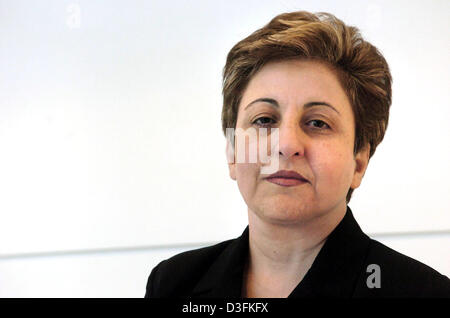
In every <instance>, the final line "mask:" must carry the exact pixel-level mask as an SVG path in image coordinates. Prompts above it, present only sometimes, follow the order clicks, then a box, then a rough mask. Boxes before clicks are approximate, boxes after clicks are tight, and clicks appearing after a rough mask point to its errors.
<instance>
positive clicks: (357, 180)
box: [350, 143, 370, 189]
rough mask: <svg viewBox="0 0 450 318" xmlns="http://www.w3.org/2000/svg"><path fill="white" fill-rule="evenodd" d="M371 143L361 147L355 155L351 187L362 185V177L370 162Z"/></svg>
mask: <svg viewBox="0 0 450 318" xmlns="http://www.w3.org/2000/svg"><path fill="white" fill-rule="evenodd" d="M369 155H370V144H369V143H367V145H366V146H365V147H364V148H363V149H361V150H360V151H359V152H358V153H357V154H356V156H355V163H356V165H355V171H354V173H353V180H352V184H351V185H350V187H351V188H352V189H356V188H358V187H359V186H360V184H361V181H362V178H363V177H364V174H365V173H366V169H367V165H368V164H369Z"/></svg>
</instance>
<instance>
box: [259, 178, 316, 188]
mask: <svg viewBox="0 0 450 318" xmlns="http://www.w3.org/2000/svg"><path fill="white" fill-rule="evenodd" d="M266 180H267V181H269V182H271V183H274V184H277V185H279V186H282V187H294V186H298V185H301V184H305V183H308V181H306V180H301V179H294V178H267V179H266Z"/></svg>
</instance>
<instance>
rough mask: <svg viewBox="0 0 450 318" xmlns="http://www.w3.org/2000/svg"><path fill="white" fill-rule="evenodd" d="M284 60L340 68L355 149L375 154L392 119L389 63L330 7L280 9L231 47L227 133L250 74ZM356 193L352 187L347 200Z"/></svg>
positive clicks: (225, 86) (225, 93)
mask: <svg viewBox="0 0 450 318" xmlns="http://www.w3.org/2000/svg"><path fill="white" fill-rule="evenodd" d="M286 59H314V60H319V61H322V62H325V63H326V64H327V65H329V66H330V67H331V68H332V69H333V70H335V71H336V73H337V75H338V78H339V81H340V83H341V85H342V87H343V89H344V90H345V91H346V93H347V96H348V98H349V100H350V103H351V106H352V109H353V114H354V116H355V144H354V154H355V155H356V154H357V153H358V152H359V151H360V150H362V149H363V148H364V147H365V146H366V145H367V144H369V145H370V155H369V158H371V157H372V155H373V154H374V153H375V149H376V148H377V146H378V144H379V143H380V142H381V141H382V140H383V138H384V134H385V131H386V128H387V125H388V120H389V108H390V105H391V99H392V97H391V95H392V91H391V83H392V76H391V74H390V71H389V66H388V64H387V62H386V60H385V59H384V57H383V56H382V55H381V53H380V52H379V51H378V49H377V48H376V47H374V46H373V45H371V44H370V43H369V42H367V41H365V40H364V39H363V38H362V37H361V35H360V33H359V30H358V29H357V28H356V27H353V26H347V25H345V24H344V22H342V21H341V20H339V19H338V18H336V17H335V16H334V15H332V14H330V13H326V12H319V13H315V14H313V13H310V12H306V11H296V12H289V13H282V14H279V15H277V16H276V17H275V18H273V19H272V20H271V21H270V22H269V23H268V24H267V25H265V26H264V27H262V28H261V29H259V30H257V31H255V32H253V33H252V34H251V35H249V36H248V37H246V38H245V39H243V40H241V41H240V42H238V43H237V44H235V45H234V46H233V48H232V49H231V50H230V52H229V53H228V56H227V60H226V64H225V67H224V68H223V90H222V93H223V108H222V129H223V133H224V135H226V128H236V121H237V115H238V110H239V103H240V101H241V98H242V95H243V93H244V90H245V88H246V86H247V84H248V83H249V81H250V80H251V78H252V76H253V75H255V73H256V72H257V71H258V70H260V69H261V68H262V67H263V66H264V65H265V64H267V63H268V62H270V61H275V60H286ZM233 143H234V141H233ZM352 192H353V189H352V188H350V189H349V191H348V193H347V198H346V200H347V203H348V202H349V201H350V198H351V195H352Z"/></svg>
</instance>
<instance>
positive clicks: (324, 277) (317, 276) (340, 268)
mask: <svg viewBox="0 0 450 318" xmlns="http://www.w3.org/2000/svg"><path fill="white" fill-rule="evenodd" d="M248 238H249V231H248V226H247V227H246V228H245V230H244V232H243V233H242V235H241V236H240V237H239V238H237V239H235V240H232V241H231V242H230V244H229V245H228V246H227V247H226V248H225V249H224V251H223V253H222V254H221V255H220V256H219V257H218V258H217V260H216V261H215V262H214V263H213V265H212V266H211V267H210V268H209V270H208V271H207V272H206V274H205V275H204V276H203V277H202V278H201V279H200V281H199V282H198V284H197V285H196V287H195V288H194V290H193V297H217V298H229V297H236V298H239V297H241V288H242V280H243V271H244V266H245V262H246V259H247V256H248ZM369 243H370V238H369V237H368V236H367V235H366V234H364V233H363V232H362V230H361V228H360V227H359V225H358V223H357V222H356V220H355V218H354V217H353V213H352V211H351V209H350V207H349V206H347V211H346V213H345V215H344V217H343V218H342V220H341V222H339V224H338V225H337V226H336V228H335V229H334V230H333V231H332V232H331V233H330V235H329V236H328V238H327V240H326V241H325V244H324V245H323V246H322V248H321V250H320V251H319V253H318V254H317V256H316V258H315V260H314V262H313V264H312V265H311V268H310V269H309V270H308V272H307V273H306V275H305V276H304V277H303V279H302V281H301V282H300V283H299V284H298V285H297V287H296V288H295V289H294V290H293V291H292V293H291V294H290V295H289V298H297V297H350V296H351V295H352V293H353V290H354V288H355V285H356V282H357V280H358V277H359V276H360V275H362V274H364V268H363V264H364V260H365V257H366V254H367V251H368V247H369Z"/></svg>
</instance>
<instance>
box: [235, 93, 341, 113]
mask: <svg viewBox="0 0 450 318" xmlns="http://www.w3.org/2000/svg"><path fill="white" fill-rule="evenodd" d="M257 102H263V103H269V104H271V105H272V106H274V107H277V108H280V105H279V104H278V102H277V101H276V100H275V99H273V98H268V97H262V98H258V99H255V100H254V101H253V102H251V103H250V104H248V105H247V106H245V108H244V110H245V109H247V108H248V107H250V106H251V105H253V104H255V103H257ZM314 106H327V107H330V108H331V109H333V110H334V111H335V112H336V113H338V114H339V115H340V113H339V111H338V110H337V109H336V108H334V107H333V106H332V105H330V104H328V103H327V102H319V101H317V102H309V103H306V104H305V105H303V107H304V108H311V107H314Z"/></svg>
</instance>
